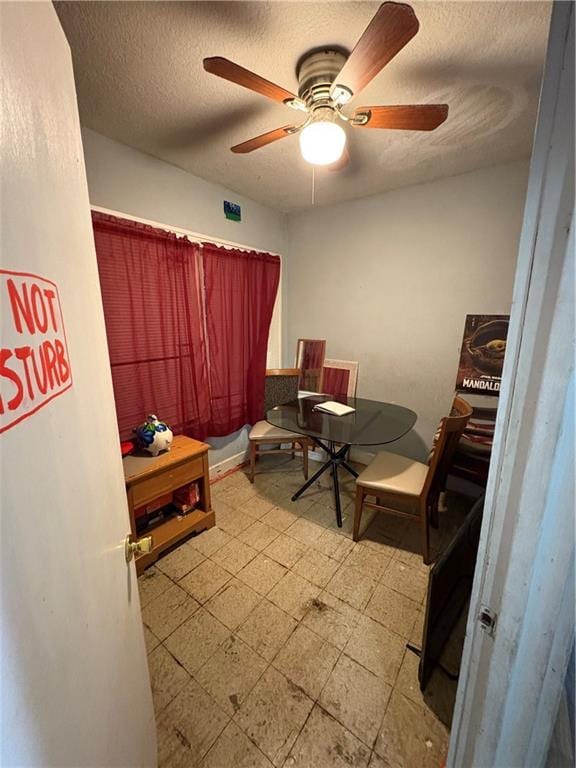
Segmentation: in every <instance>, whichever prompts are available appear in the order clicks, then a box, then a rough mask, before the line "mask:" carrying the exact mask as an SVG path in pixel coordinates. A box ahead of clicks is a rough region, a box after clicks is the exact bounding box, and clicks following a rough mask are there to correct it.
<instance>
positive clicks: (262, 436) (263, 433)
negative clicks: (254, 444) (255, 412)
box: [248, 421, 304, 443]
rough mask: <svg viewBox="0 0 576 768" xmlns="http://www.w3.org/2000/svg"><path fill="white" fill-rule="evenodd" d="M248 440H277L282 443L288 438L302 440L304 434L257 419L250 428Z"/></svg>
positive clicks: (288, 439) (287, 440)
mask: <svg viewBox="0 0 576 768" xmlns="http://www.w3.org/2000/svg"><path fill="white" fill-rule="evenodd" d="M248 438H249V440H278V441H281V442H284V443H287V442H289V441H290V440H303V439H304V435H299V434H298V433H297V432H289V431H288V430H287V429H280V427H275V426H274V425H273V424H270V423H269V422H267V421H257V422H256V424H254V426H253V427H252V429H251V430H250V434H249V435H248Z"/></svg>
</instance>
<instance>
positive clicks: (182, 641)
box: [164, 608, 230, 674]
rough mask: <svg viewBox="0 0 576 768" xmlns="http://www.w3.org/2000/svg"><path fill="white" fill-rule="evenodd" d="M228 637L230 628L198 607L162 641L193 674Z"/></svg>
mask: <svg viewBox="0 0 576 768" xmlns="http://www.w3.org/2000/svg"><path fill="white" fill-rule="evenodd" d="M229 637H230V630H229V629H227V628H226V627H225V626H224V625H223V624H221V623H220V622H219V621H218V620H217V619H215V618H214V616H212V615H211V614H210V613H208V611H205V610H204V608H200V610H199V611H196V613H195V614H194V615H193V616H192V617H191V618H189V619H188V621H185V622H184V624H182V625H181V626H180V627H178V629H177V630H176V631H175V632H173V633H172V634H171V635H170V637H169V638H168V639H167V640H165V641H164V645H165V646H166V648H167V649H168V650H169V651H170V653H171V654H172V655H173V656H174V658H176V659H177V660H178V661H179V662H180V664H182V666H183V667H184V668H185V669H186V670H187V671H188V672H189V673H190V674H193V673H194V672H196V671H197V670H198V669H200V667H201V666H202V665H203V664H205V663H206V662H207V661H208V659H209V658H210V657H211V656H212V655H213V654H214V653H216V651H217V649H218V648H219V646H220V645H222V643H223V642H224V641H225V640H227V639H228V638H229Z"/></svg>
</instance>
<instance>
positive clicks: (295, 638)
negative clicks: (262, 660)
mask: <svg viewBox="0 0 576 768" xmlns="http://www.w3.org/2000/svg"><path fill="white" fill-rule="evenodd" d="M339 653H340V651H338V649H337V648H335V647H334V646H333V645H332V644H331V643H329V642H328V641H327V640H324V638H322V637H319V635H316V634H315V633H314V632H311V631H310V630H309V629H308V628H307V627H305V626H303V625H302V624H301V625H300V626H298V627H297V628H296V629H295V630H294V632H293V633H292V634H291V635H290V638H289V639H288V642H287V643H286V645H285V646H284V647H283V648H282V649H281V650H280V651H279V652H278V655H277V656H276V658H275V659H274V661H273V665H274V667H276V669H277V670H279V671H280V672H282V673H283V674H284V675H286V677H288V678H289V679H290V680H292V682H293V683H295V684H296V685H298V686H299V687H300V688H302V690H303V691H305V692H306V693H307V694H308V696H310V697H311V698H312V699H317V698H318V696H319V694H320V691H321V690H322V688H323V687H324V685H325V683H326V681H327V680H328V677H329V675H330V672H331V671H332V668H333V667H334V664H335V663H336V660H337V658H338V656H339Z"/></svg>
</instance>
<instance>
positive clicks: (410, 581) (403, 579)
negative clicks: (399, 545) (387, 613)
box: [380, 559, 428, 603]
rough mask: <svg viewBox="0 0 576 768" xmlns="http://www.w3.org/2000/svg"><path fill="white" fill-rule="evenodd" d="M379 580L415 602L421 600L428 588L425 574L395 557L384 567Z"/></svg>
mask: <svg viewBox="0 0 576 768" xmlns="http://www.w3.org/2000/svg"><path fill="white" fill-rule="evenodd" d="M380 581H381V583H382V584H384V585H385V586H386V587H390V589H394V590H395V591H396V592H400V594H401V595H405V596H406V597H409V598H410V599H411V600H414V602H415V603H421V602H422V600H423V599H424V597H425V595H426V590H427V588H428V576H427V574H425V573H422V571H418V570H416V569H415V568H411V567H410V566H409V565H406V564H405V563H403V562H401V561H400V560H396V559H394V560H392V562H391V563H390V564H389V566H388V568H386V570H385V571H384V575H383V576H382V578H381V580H380Z"/></svg>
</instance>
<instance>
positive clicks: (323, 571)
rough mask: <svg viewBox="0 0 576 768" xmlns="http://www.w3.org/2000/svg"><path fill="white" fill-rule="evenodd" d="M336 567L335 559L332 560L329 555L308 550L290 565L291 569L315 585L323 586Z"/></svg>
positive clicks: (337, 566) (337, 565) (337, 564)
mask: <svg viewBox="0 0 576 768" xmlns="http://www.w3.org/2000/svg"><path fill="white" fill-rule="evenodd" d="M338 568H339V563H338V561H337V560H332V558H331V557H326V555H323V554H322V553H321V552H316V551H315V550H308V552H306V554H305V555H303V556H302V557H301V558H300V560H298V562H297V563H296V564H295V565H294V566H293V567H292V570H293V571H294V573H297V574H298V575H299V576H302V578H304V579H306V580H307V581H310V582H312V584H315V585H316V586H317V587H325V586H326V584H328V582H329V581H330V579H331V578H332V576H334V574H335V573H336V571H337V570H338Z"/></svg>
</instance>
